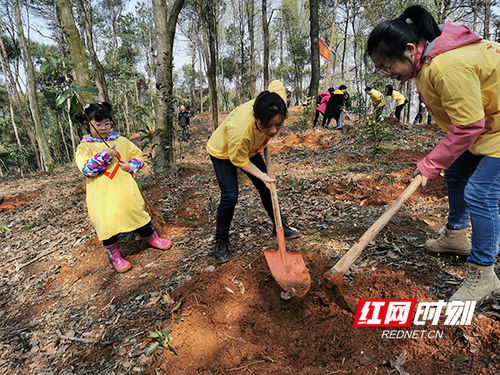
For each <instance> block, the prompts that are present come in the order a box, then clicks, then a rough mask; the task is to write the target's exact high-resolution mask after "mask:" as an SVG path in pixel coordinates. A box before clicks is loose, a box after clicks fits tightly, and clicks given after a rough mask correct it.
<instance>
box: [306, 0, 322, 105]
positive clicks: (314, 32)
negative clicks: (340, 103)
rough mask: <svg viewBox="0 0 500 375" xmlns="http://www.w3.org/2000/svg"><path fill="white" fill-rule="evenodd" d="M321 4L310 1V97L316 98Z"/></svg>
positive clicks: (316, 1) (316, 0) (315, 0)
mask: <svg viewBox="0 0 500 375" xmlns="http://www.w3.org/2000/svg"><path fill="white" fill-rule="evenodd" d="M318 11H319V3H318V0H309V22H310V31H309V35H310V37H311V83H310V84H309V93H308V94H307V96H308V97H314V98H315V97H316V95H317V94H318V89H319V44H318V37H319V21H318Z"/></svg>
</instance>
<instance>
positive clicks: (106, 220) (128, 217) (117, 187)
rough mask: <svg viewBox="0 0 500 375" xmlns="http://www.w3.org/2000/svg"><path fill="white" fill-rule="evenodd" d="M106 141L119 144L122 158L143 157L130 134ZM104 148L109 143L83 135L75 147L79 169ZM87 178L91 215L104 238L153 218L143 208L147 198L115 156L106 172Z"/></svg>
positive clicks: (126, 159) (94, 224)
mask: <svg viewBox="0 0 500 375" xmlns="http://www.w3.org/2000/svg"><path fill="white" fill-rule="evenodd" d="M107 142H108V144H109V145H110V146H113V145H115V146H116V150H117V151H118V153H119V158H120V159H121V160H123V161H125V162H126V161H128V160H130V159H132V158H135V159H139V160H140V159H141V154H142V152H141V150H140V149H139V148H138V147H137V146H135V145H134V144H133V143H132V142H130V141H129V140H128V139H127V138H125V137H121V136H120V137H118V138H117V139H115V140H110V141H107ZM105 149H107V146H106V145H105V144H104V143H103V142H100V141H96V140H94V139H93V138H90V140H89V138H87V141H86V137H84V139H83V140H82V143H80V144H79V145H78V147H77V149H76V164H77V166H78V169H79V170H80V171H82V169H83V168H84V166H85V164H86V163H87V161H88V160H89V159H90V158H92V157H93V156H94V155H96V154H98V153H100V152H101V151H103V150H105ZM85 182H86V188H87V210H88V213H89V218H90V221H91V223H92V224H93V226H94V228H95V230H96V232H97V237H98V238H99V239H100V240H101V241H102V240H106V239H108V238H110V237H112V236H114V235H115V234H118V233H126V232H131V231H133V230H135V229H137V228H140V227H142V226H144V225H146V224H147V223H149V221H151V217H150V216H149V214H148V213H147V212H146V211H144V200H143V198H142V194H141V192H140V191H139V187H138V186H137V183H136V182H135V179H134V177H133V175H132V174H131V173H129V172H125V171H124V170H122V169H121V168H120V166H119V165H118V160H117V158H116V157H115V158H113V161H112V162H111V164H110V165H109V166H108V167H107V169H106V171H105V172H104V173H100V174H99V175H97V176H96V177H86V178H85Z"/></svg>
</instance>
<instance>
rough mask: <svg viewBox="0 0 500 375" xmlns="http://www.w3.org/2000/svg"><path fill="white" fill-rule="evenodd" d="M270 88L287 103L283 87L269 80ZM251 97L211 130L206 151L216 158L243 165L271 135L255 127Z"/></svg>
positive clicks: (262, 146)
mask: <svg viewBox="0 0 500 375" xmlns="http://www.w3.org/2000/svg"><path fill="white" fill-rule="evenodd" d="M267 89H268V90H269V91H271V92H275V93H277V94H278V95H279V96H281V98H282V99H283V100H284V101H285V103H286V90H285V86H283V84H282V83H281V82H280V81H278V80H274V81H272V82H271V83H270V84H269V86H268V88H267ZM254 102H255V99H254V100H250V101H248V102H246V103H244V104H242V105H240V106H238V107H236V108H235V109H234V110H233V111H232V112H231V113H230V114H229V115H228V116H227V117H226V119H225V120H224V121H223V122H222V123H221V124H220V125H219V126H218V127H217V129H216V130H215V131H214V132H213V133H212V136H211V137H210V139H209V140H208V142H207V151H208V153H209V154H210V155H212V156H213V157H215V158H217V159H229V160H230V161H231V163H233V164H234V165H235V166H237V167H244V166H245V165H247V164H248V162H249V159H250V158H251V157H252V156H255V155H257V154H258V153H260V152H261V151H262V150H263V149H264V148H265V146H266V145H267V143H268V142H269V140H270V139H271V137H268V136H266V135H264V134H263V133H261V132H260V131H259V130H258V129H257V127H256V126H255V118H254V116H253V104H254Z"/></svg>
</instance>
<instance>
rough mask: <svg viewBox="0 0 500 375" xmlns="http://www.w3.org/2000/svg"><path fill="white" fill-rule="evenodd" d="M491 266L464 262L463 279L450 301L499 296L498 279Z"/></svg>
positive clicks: (475, 299)
mask: <svg viewBox="0 0 500 375" xmlns="http://www.w3.org/2000/svg"><path fill="white" fill-rule="evenodd" d="M493 267H494V265H491V266H479V265H477V264H473V263H466V264H465V277H464V280H463V281H462V284H461V285H460V288H458V290H457V291H456V292H455V293H454V294H453V295H452V296H451V298H450V301H478V302H479V301H481V300H483V299H487V298H489V297H491V296H500V280H498V277H497V275H496V274H495V270H494V269H493Z"/></svg>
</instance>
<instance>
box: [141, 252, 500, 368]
mask: <svg viewBox="0 0 500 375" xmlns="http://www.w3.org/2000/svg"><path fill="white" fill-rule="evenodd" d="M308 264H309V268H310V271H311V276H312V279H313V285H312V288H311V291H310V292H309V293H308V295H307V296H306V297H304V298H303V299H294V298H292V299H290V300H283V299H282V298H281V297H280V293H281V290H280V288H279V287H278V286H277V284H276V283H275V282H274V280H273V279H272V277H271V275H270V274H269V271H268V268H267V265H266V264H265V260H264V259H263V257H259V259H258V260H257V261H255V262H253V263H246V262H241V261H234V262H230V263H228V264H225V265H223V266H221V267H218V268H217V269H216V270H215V271H213V272H203V273H202V274H200V275H199V276H198V277H196V278H195V279H194V280H192V281H190V282H189V283H187V284H185V285H184V286H183V287H181V288H180V289H178V290H177V291H176V293H175V295H174V298H175V300H176V301H181V300H182V309H181V310H178V311H177V312H176V316H175V317H172V323H171V324H170V328H171V329H172V338H173V341H172V342H171V345H172V346H173V347H174V349H175V350H176V352H177V354H178V355H177V356H176V355H174V354H172V353H171V352H169V351H163V352H160V353H159V354H158V357H157V359H156V361H155V363H154V365H153V367H154V368H161V369H163V370H165V371H168V372H169V373H172V374H204V373H211V374H231V373H246V372H250V373H254V374H261V375H266V374H308V375H323V374H330V373H336V371H337V372H339V373H350V374H375V373H381V374H388V373H391V365H390V361H391V360H395V359H396V358H398V357H401V356H402V355H403V356H404V357H405V358H406V363H404V366H403V365H402V366H401V368H403V367H404V369H405V370H406V371H409V372H410V373H412V374H415V373H418V372H420V373H424V374H443V373H452V372H450V369H452V368H455V367H454V366H456V364H457V361H460V358H462V357H460V355H462V356H463V358H467V361H466V363H464V364H463V368H464V370H466V371H465V373H469V374H472V373H481V372H480V371H481V370H480V369H482V370H483V371H490V372H489V373H494V372H495V370H494V367H495V365H494V364H493V363H492V362H491V361H490V360H489V358H490V356H491V355H494V354H493V353H494V352H493V351H494V350H495V349H494V346H493V345H492V344H493V341H494V337H495V335H496V333H495V330H496V329H497V328H498V326H497V325H496V324H492V322H491V321H490V320H488V319H474V322H473V325H472V326H470V327H466V328H463V327H462V328H457V327H445V326H443V325H440V326H438V327H435V328H438V329H439V330H442V331H443V332H444V335H443V338H441V339H439V340H432V339H429V338H419V339H418V340H417V339H401V340H391V341H389V340H387V341H385V342H384V340H383V339H381V335H382V331H383V328H357V327H352V322H353V314H352V313H350V312H348V311H345V310H343V309H341V308H340V307H339V306H338V305H337V304H336V303H334V302H332V300H331V299H330V298H331V297H332V296H333V297H334V295H331V293H330V294H329V293H328V290H327V289H326V288H325V286H324V285H323V283H322V274H323V272H324V271H325V269H326V267H325V263H324V262H323V261H322V260H321V259H316V258H314V257H311V258H309V259H308ZM342 289H343V293H344V294H345V295H346V296H348V297H349V298H351V299H353V300H354V299H358V298H372V297H373V296H377V297H379V298H400V299H406V298H412V299H417V300H418V301H428V300H431V297H430V296H429V295H428V293H427V292H426V290H425V289H423V288H422V287H420V286H418V285H417V284H416V283H415V282H414V281H412V280H411V279H410V278H409V277H408V275H407V273H406V272H404V271H389V270H384V269H381V270H377V271H376V272H373V273H372V272H366V273H363V274H359V275H358V277H357V278H356V280H355V281H354V282H353V283H352V284H351V285H347V284H346V285H345V286H344V287H343V288H342ZM174 320H175V321H176V322H177V323H174ZM474 335H476V336H477V335H480V336H481V338H482V341H481V342H479V340H476V339H472V338H473V336H474ZM464 336H466V337H469V338H471V339H472V340H473V341H474V343H473V344H472V342H471V341H469V342H468V341H467V340H463V337H464ZM490 345H491V346H490ZM482 373H487V372H482ZM148 374H154V371H152V370H151V371H150V372H148Z"/></svg>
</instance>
